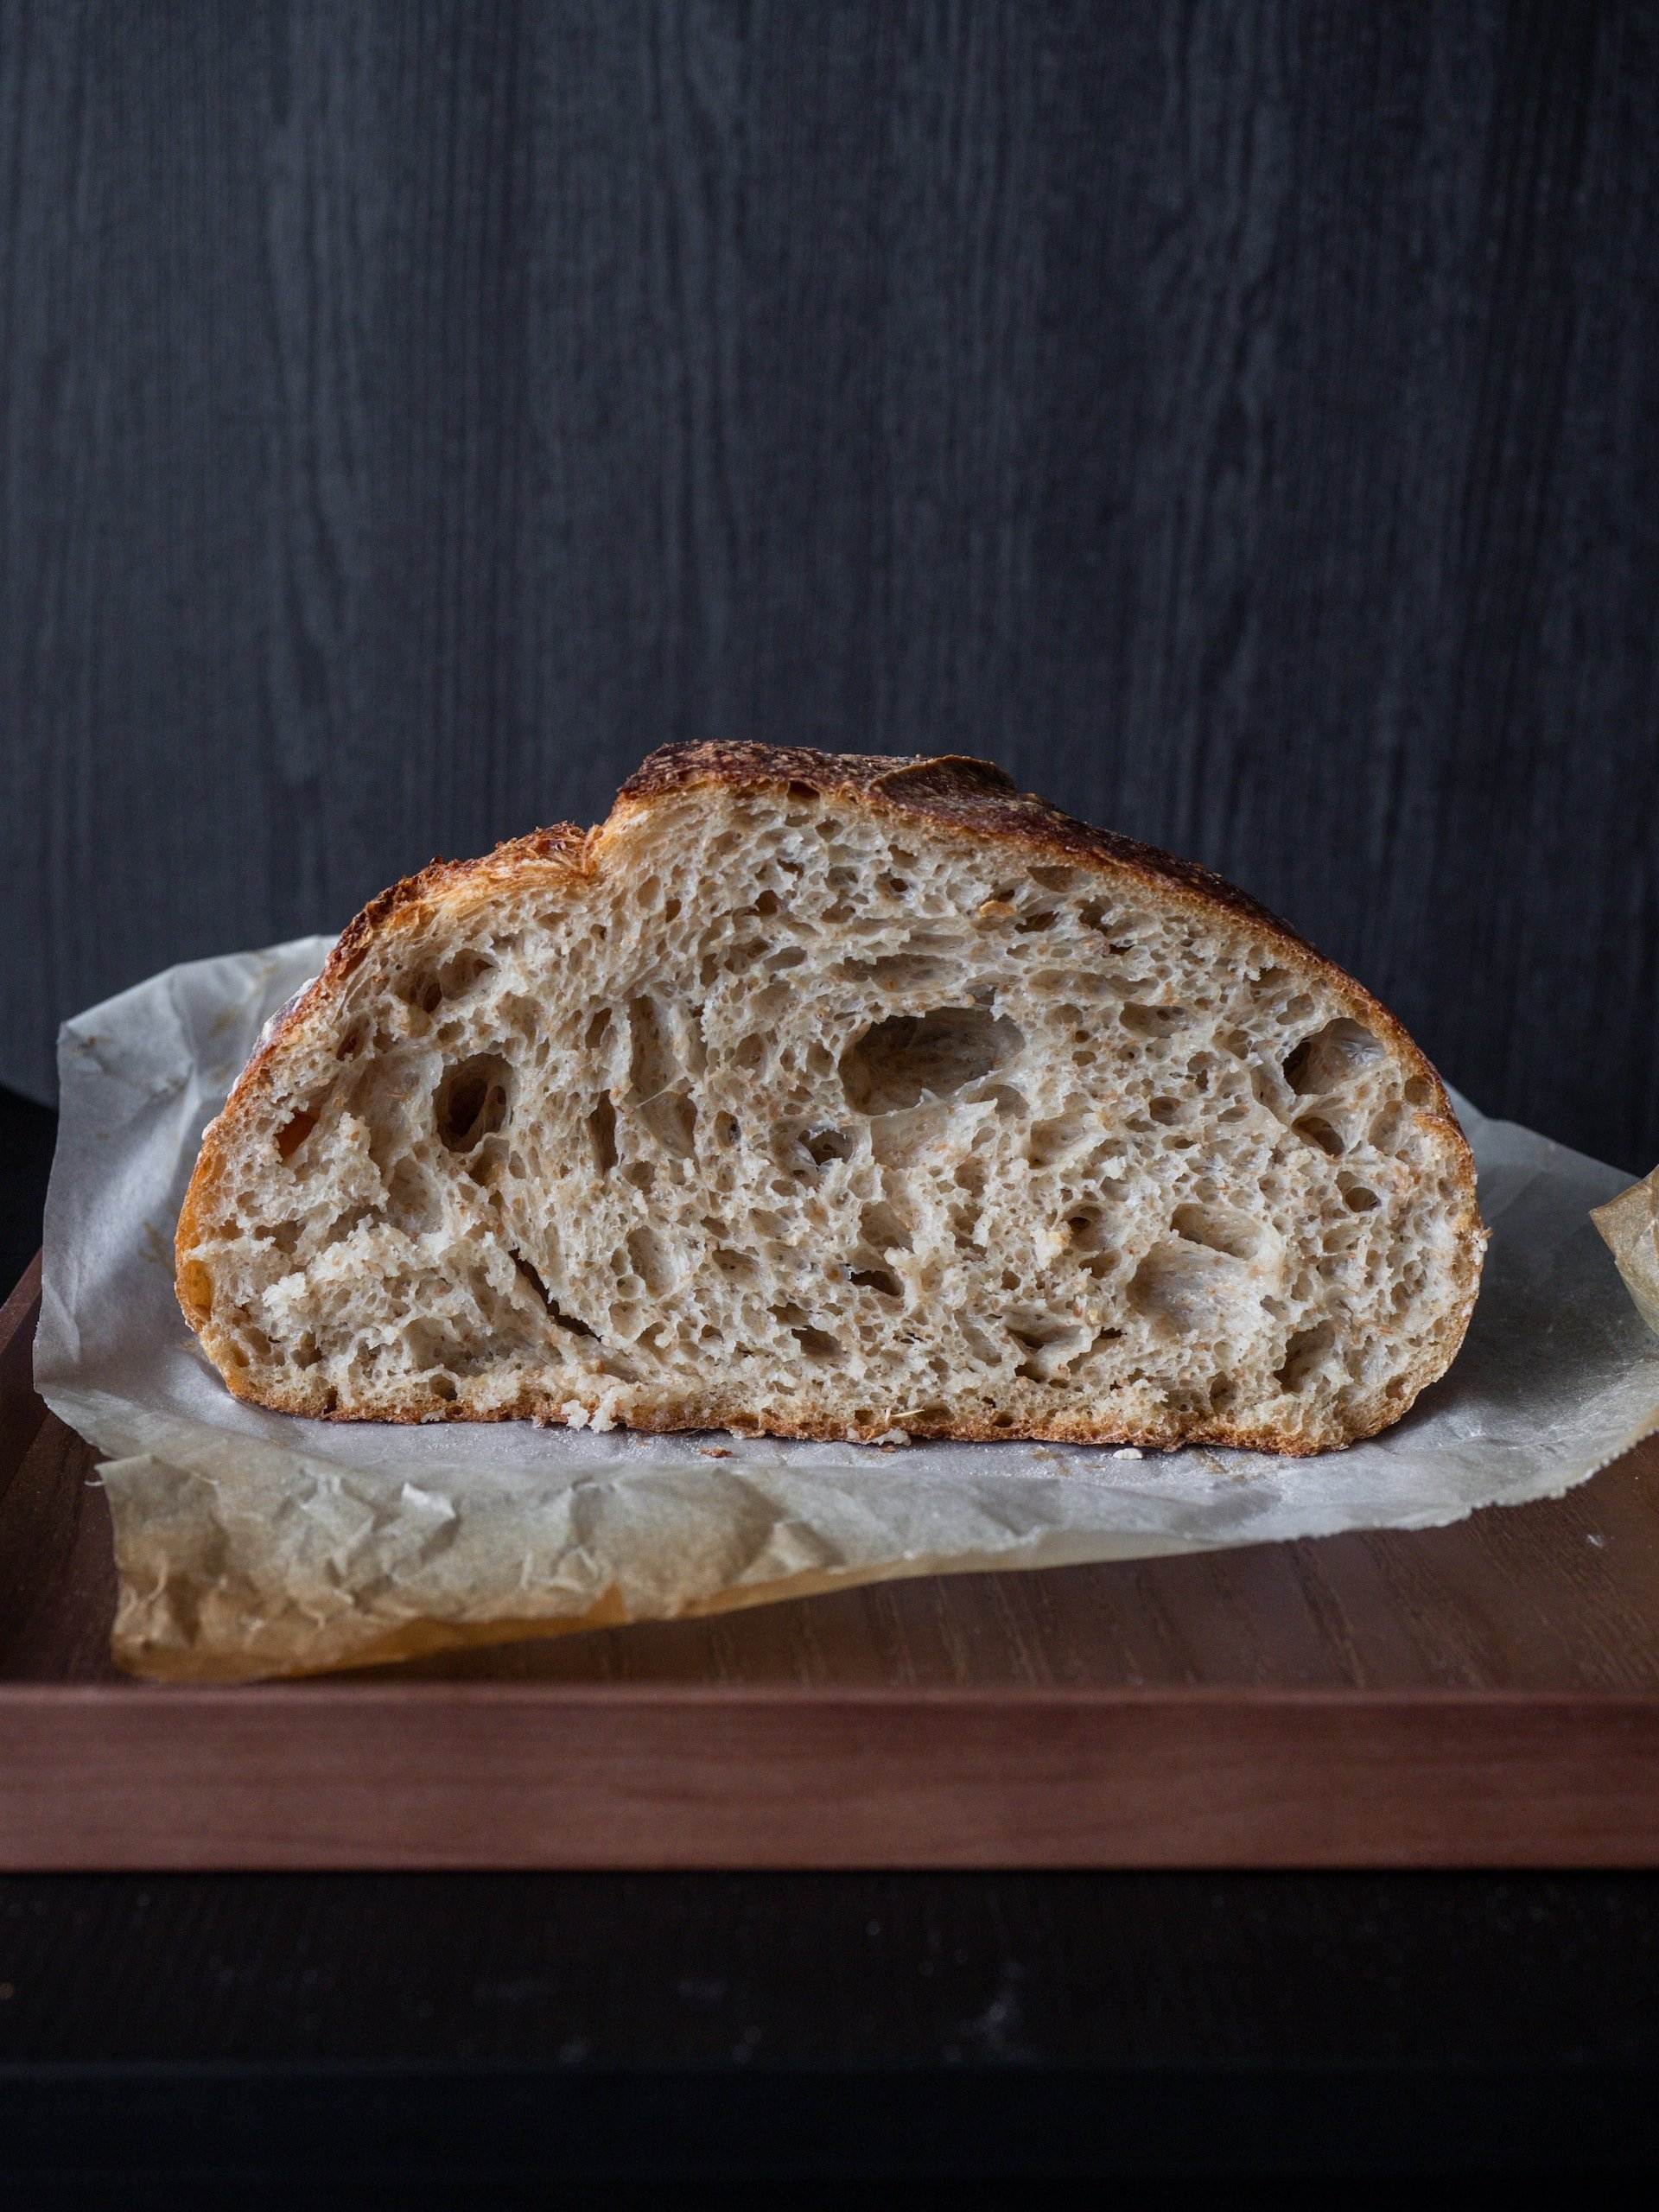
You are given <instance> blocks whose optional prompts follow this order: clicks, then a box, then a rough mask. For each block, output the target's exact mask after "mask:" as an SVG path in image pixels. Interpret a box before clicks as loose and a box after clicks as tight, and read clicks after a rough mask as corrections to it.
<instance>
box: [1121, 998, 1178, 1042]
mask: <svg viewBox="0 0 1659 2212" xmlns="http://www.w3.org/2000/svg"><path fill="white" fill-rule="evenodd" d="M1117 1018H1118V1020H1120V1021H1121V1022H1122V1025H1123V1027H1125V1028H1126V1029H1127V1030H1128V1032H1129V1033H1130V1035H1131V1036H1134V1037H1166V1036H1167V1035H1168V1033H1169V1032H1170V1031H1171V1030H1172V1029H1173V1028H1174V1027H1175V1026H1176V1024H1177V1023H1178V1022H1179V1020H1180V1019H1181V1009H1180V1008H1179V1007H1178V1006H1142V1005H1141V1004H1140V1003H1139V1002H1138V1001H1135V1000H1134V999H1131V1000H1129V1001H1128V1002H1127V1003H1126V1004H1125V1005H1123V1006H1121V1007H1119V1008H1118V1010H1117Z"/></svg>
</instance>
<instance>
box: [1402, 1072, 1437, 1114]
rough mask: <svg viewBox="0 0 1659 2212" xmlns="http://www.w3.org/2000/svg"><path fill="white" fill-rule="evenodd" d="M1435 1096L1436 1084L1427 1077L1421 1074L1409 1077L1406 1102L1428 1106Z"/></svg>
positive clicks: (1412, 1104) (1410, 1104)
mask: <svg viewBox="0 0 1659 2212" xmlns="http://www.w3.org/2000/svg"><path fill="white" fill-rule="evenodd" d="M1433 1096H1434V1086H1433V1084H1431V1083H1430V1082H1429V1081H1428V1080H1427V1077H1424V1076H1421V1075H1413V1076H1408V1077H1407V1078H1406V1103H1407V1104H1408V1106H1427V1104H1428V1103H1429V1101H1430V1100H1431V1099H1432V1098H1433Z"/></svg>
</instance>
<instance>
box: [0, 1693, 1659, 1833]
mask: <svg viewBox="0 0 1659 2212" xmlns="http://www.w3.org/2000/svg"><path fill="white" fill-rule="evenodd" d="M0 1776H3V1777H4V1787H3V1791H0V1866H3V1867H5V1868H8V1869H13V1870H24V1869H40V1868H58V1869H67V1868H102V1869H114V1868H123V1867H127V1868H133V1867H143V1868H155V1869H161V1868H167V1867H181V1868H182V1867H191V1868H206V1867H242V1868H253V1867H295V1868H298V1867H306V1868H328V1867H368V1866H378V1867H424V1868H442V1867H448V1868H461V1867H500V1868H507V1867H569V1868H578V1867H601V1866H610V1867H632V1868H696V1867H733V1868H761V1867H821V1868H830V1867H848V1868H851V1867H877V1866H887V1867H901V1866H915V1867H922V1866H928V1867H962V1868H966V1867H994V1866H1029V1867H1088V1866H1094V1867H1109V1866H1111V1867H1173V1866H1189V1867H1223V1866H1239V1867H1243V1866H1249V1867H1303V1868H1313V1867H1338V1866H1351V1867H1408V1866H1440V1867H1447V1866H1486V1867H1499V1866H1515V1867H1520V1866H1579V1867H1591V1866H1599V1867H1618V1866H1624V1867H1639V1866H1656V1865H1659V1700H1656V1699H1651V1698H1645V1697H1631V1696H1627V1695H1603V1696H1591V1697H1581V1696H1573V1695H1536V1694H1522V1693H1505V1694H1490V1693H1483V1694H1467V1693H1461V1692H1444V1693H1437V1692H1427V1693H1420V1694H1411V1695H1399V1694H1389V1693H1375V1694H1352V1693H1341V1692H1329V1691H1319V1692H1311V1693H1295V1692H1280V1691H1273V1690H1268V1691H1263V1690H1239V1691H1227V1690H1216V1691H1211V1690H1198V1691H1179V1692H1166V1691H1157V1692H1144V1691H1122V1692H1113V1693H1110V1694H1105V1693H1097V1692H1094V1691H1090V1690H1045V1691H1016V1692H1011V1693H1010V1692H998V1693H995V1694H987V1693H983V1692H976V1691H958V1690H936V1691H928V1692H916V1691H904V1692H895V1693H888V1692H883V1691H873V1692H866V1693H861V1694H849V1693H845V1692H841V1691H836V1690H829V1691H824V1690H814V1689H799V1690H791V1691H785V1692H782V1693H774V1692H772V1691H767V1692H766V1693H756V1692H753V1691H745V1690H731V1689H721V1688H707V1689H696V1690H684V1689H678V1690H664V1689H661V1688H636V1687H632V1686H630V1687H629V1688H615V1687H607V1686H600V1685H592V1684H581V1685H563V1686H559V1687H543V1686H540V1685H526V1684H501V1685H489V1684H477V1683H471V1684H464V1685H463V1684H455V1685H448V1686H444V1685H427V1684H403V1685H388V1686H386V1687H384V1688H378V1687H374V1686H371V1685H360V1686H359V1685H351V1686H345V1685H342V1686H339V1687H323V1686H319V1685H313V1686H311V1687H310V1688H308V1689H305V1690H296V1689H292V1688H251V1689H239V1690H189V1689H175V1690H162V1691H157V1690H145V1689H143V1688H137V1689H132V1690H126V1689H116V1688H87V1689H82V1690H73V1689H56V1688H50V1687H44V1688H43V1687H38V1686H31V1687H29V1688H22V1689H18V1690H14V1691H12V1692H10V1694H7V1695H6V1696H5V1697H4V1698H3V1699H0Z"/></svg>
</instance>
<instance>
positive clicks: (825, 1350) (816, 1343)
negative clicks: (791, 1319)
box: [789, 1324, 841, 1360]
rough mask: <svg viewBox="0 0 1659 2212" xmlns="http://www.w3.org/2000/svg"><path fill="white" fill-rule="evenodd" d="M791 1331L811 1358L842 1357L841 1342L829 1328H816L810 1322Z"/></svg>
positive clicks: (827, 1358)
mask: <svg viewBox="0 0 1659 2212" xmlns="http://www.w3.org/2000/svg"><path fill="white" fill-rule="evenodd" d="M789 1333H790V1334H791V1337H793V1338H794V1339H795V1341H796V1343H797V1344H799V1346H800V1348H801V1350H802V1351H804V1353H805V1354H806V1356H807V1357H808V1358H809V1359H811V1360H829V1359H839V1358H840V1357H841V1344H840V1342H839V1340H838V1339H837V1338H835V1337H832V1336H831V1335H830V1334H829V1331H828V1330H827V1329H815V1328H813V1327H811V1326H810V1324H808V1325H802V1326H800V1327H798V1328H792V1329H791V1331H790V1332H789Z"/></svg>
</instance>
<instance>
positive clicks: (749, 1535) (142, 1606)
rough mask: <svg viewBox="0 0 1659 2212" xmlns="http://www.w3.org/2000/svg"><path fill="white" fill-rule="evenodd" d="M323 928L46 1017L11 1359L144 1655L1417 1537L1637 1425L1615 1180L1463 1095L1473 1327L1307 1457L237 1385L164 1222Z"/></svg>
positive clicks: (560, 1621) (1636, 1363)
mask: <svg viewBox="0 0 1659 2212" xmlns="http://www.w3.org/2000/svg"><path fill="white" fill-rule="evenodd" d="M327 944H328V941H327V939H326V938H303V939H301V940H299V941H297V942H296V943H294V944H284V945H278V946H276V947H275V948H273V949H272V950H269V951H265V952H259V953H251V954H245V955H240V956H234V957H228V958H225V959H219V960H205V961H198V962H194V963H191V964H190V965H188V966H185V967H181V968H175V969H169V970H168V972H167V973H166V974H165V975H162V976H156V977H154V978H153V979H152V980H151V981H150V982H146V983H141V984H139V985H138V986H137V988H135V989H133V990H130V991H127V992H125V993H124V994H123V995H121V996H120V997H118V998H115V999H111V1000H109V1001H107V1002H106V1003H105V1004H104V1005H103V1006H99V1007H93V1008H92V1010H91V1011H90V1012H89V1013H87V1014H82V1015H80V1016H79V1018H78V1019H77V1020H73V1021H72V1022H70V1023H68V1024H67V1027H65V1029H64V1031H63V1034H62V1039H61V1042H60V1063H61V1071H62V1122H61V1132H60V1139H59V1146H58V1154H57V1159H56V1161H55V1163H54V1167H53V1172H52V1184H51V1191H50V1194H49V1197H48V1205H47V1223H46V1262H45V1283H44V1297H43V1306H42V1314H41V1329H40V1334H39V1337H38V1339H37V1342H36V1347H35V1376H36V1380H37V1383H38V1385H39V1388H40V1389H41V1394H42V1395H43V1396H44V1397H45V1398H46V1400H47V1402H48V1404H49V1405H50V1406H51V1407H52V1408H53V1410H54V1412H55V1413H57V1414H59V1415H60V1417H61V1418H62V1419H63V1420H64V1421H67V1422H68V1423H69V1424H70V1426H71V1427H73V1428H76V1429H78V1430H79V1432H80V1433H81V1434H82V1435H83V1436H85V1437H86V1438H87V1439H88V1440H90V1441H91V1442H92V1444H93V1446H95V1447H96V1448H97V1449H98V1450H99V1452H100V1453H102V1454H104V1455H105V1465H103V1467H102V1475H103V1479H104V1481H105V1484H106V1485H107V1488H108V1491H109V1497H110V1503H111V1508H112V1510H113V1515H114V1522H115V1543H116V1555H117V1563H118V1569H119V1574H120V1600H119V1608H118V1617H117V1621H116V1626H115V1636H114V1648H115V1654H116V1656H117V1658H118V1660H119V1662H121V1663H122V1664H123V1665H124V1666H125V1667H127V1668H129V1669H132V1670H134V1671H136V1672H138V1673H142V1674H145V1675H155V1676H168V1677H174V1678H178V1679H185V1680H194V1681H233V1680H238V1679H244V1678H247V1677H250V1676H255V1675H276V1674H289V1673H302V1672H310V1671H313V1670H316V1669H326V1668H330V1667H343V1666H352V1665H361V1664H364V1663H365V1662H371V1661H379V1660H388V1659H395V1658H402V1657H408V1656H414V1655H415V1654H416V1653H421V1652H427V1651H432V1650H436V1649H442V1648H443V1647H445V1646H448V1645H458V1644H464V1643H491V1642H498V1641H503V1640H505V1639H507V1638H509V1637H519V1636H530V1635H550V1634H554V1633H557V1632H559V1631H560V1630H568V1629H571V1628H577V1627H584V1626H597V1625H601V1624H613V1623H617V1622H620V1621H626V1620H639V1619H645V1618H660V1617H663V1616H667V1615H673V1614H684V1613H696V1612H713V1611H721V1610H722V1609H725V1608H727V1607H732V1606H738V1605H755V1604H759V1603H761V1602H763V1601H765V1600H766V1599H775V1598H783V1597H797V1596H802V1595H804V1594H806V1593H808V1592H813V1591H818V1590H826V1589H829V1588H832V1587H835V1586H839V1585H844V1584H848V1583H854V1582H868V1581H874V1580H883V1579H887V1578H890V1577H896V1576H900V1575H909V1574H924V1573H947V1572H952V1571H959V1570H963V1569H967V1568H985V1567H1050V1566H1058V1565H1062V1564H1068V1563H1074V1562H1077V1561H1079V1560H1111V1559H1134V1558H1142V1557H1147V1556H1148V1555H1151V1554H1159V1553H1167V1552H1187V1551H1201V1550H1205V1549H1209V1548H1216V1547H1219V1546H1224V1545H1230V1544H1252V1543H1263V1542H1268V1541H1276V1540H1282V1539H1286V1538H1290V1537H1300V1536H1316V1535H1327V1534H1331V1533H1332V1532H1335V1531H1337V1530H1341V1529H1378V1528H1393V1529H1421V1528H1429V1527H1433V1526H1434V1525H1436V1524H1437V1523H1440V1522H1448V1521H1455V1520H1458V1519H1459V1518H1460V1517H1461V1516H1463V1515H1464V1514H1465V1513H1468V1512H1470V1511H1471V1510H1473V1509H1474V1508H1476V1507H1477V1506H1484V1505H1492V1504H1499V1503H1502V1504H1519V1503H1522V1502H1523V1501H1524V1500H1527V1499H1529V1498H1539V1497H1553V1496H1556V1495H1558V1494H1559V1493H1560V1492H1561V1491H1565V1490H1567V1489H1568V1488H1570V1487H1571V1486H1572V1485H1573V1484H1574V1483H1578V1482H1582V1481H1583V1480H1584V1479H1585V1478H1586V1476H1588V1475H1591V1474H1592V1473H1594V1472H1595V1471H1596V1470H1597V1469H1598V1468H1599V1467H1602V1466H1605V1465H1606V1464H1607V1462H1608V1461H1609V1460H1611V1459H1616V1458H1617V1457H1618V1455H1619V1453H1621V1452H1624V1450H1626V1449H1627V1448H1628V1446H1630V1445H1631V1444H1633V1443H1635V1442H1636V1441H1637V1440H1639V1439H1640V1438H1641V1437H1642V1436H1643V1435H1644V1434H1646V1433H1648V1432H1649V1430H1651V1429H1652V1428H1654V1427H1656V1426H1659V1341H1656V1338H1654V1337H1653V1336H1652V1335H1650V1334H1649V1332H1648V1330H1647V1328H1646V1327H1645V1326H1644V1325H1643V1319H1642V1317H1641V1315H1640V1314H1639V1313H1637V1310H1636V1308H1635V1307H1634V1306H1632V1304H1631V1302H1630V1297H1629V1296H1628V1295H1627V1294H1626V1292H1625V1290H1624V1287H1623V1285H1622V1284H1621V1282H1620V1281H1619V1277H1618V1273H1617V1272H1616V1271H1615V1268H1614V1266H1613V1264H1612V1262H1611V1260H1610V1259H1609V1257H1608V1255H1607V1253H1606V1251H1605V1249H1604V1247H1603V1244H1602V1243H1601V1240H1600V1238H1599V1236H1598V1235H1597V1233H1596V1229H1595V1227H1594V1225H1593V1224H1592V1222H1591V1220H1590V1218H1589V1209H1590V1208H1591V1207H1592V1206H1594V1205H1599V1204H1601V1203H1603V1202H1605V1201H1606V1200H1607V1199H1609V1198H1611V1197H1612V1196H1613V1194H1614V1193H1615V1192H1617V1191H1618V1187H1619V1185H1621V1184H1622V1183H1623V1182H1624V1177H1622V1176H1621V1175H1619V1174H1618V1173H1617V1172H1616V1171H1615V1170H1613V1169H1611V1168H1609V1167H1604V1166H1599V1165H1598V1163H1597V1162H1596V1161H1594V1160H1586V1159H1584V1158H1583V1157H1582V1156H1581V1155H1580V1154H1577V1153H1573V1152H1568V1151H1567V1150H1566V1149H1564V1148H1563V1147H1561V1146H1560V1145H1556V1144H1553V1143H1551V1142H1550V1141H1548V1139H1547V1138H1544V1137H1540V1136H1535V1135H1532V1134H1531V1133H1530V1132H1529V1131H1528V1130H1525V1129H1522V1128H1516V1127H1514V1126H1513V1125H1512V1124H1510V1123H1506V1122H1489V1121H1486V1120H1484V1118H1483V1117H1482V1116H1479V1115H1478V1114H1476V1113H1474V1112H1473V1111H1472V1110H1471V1109H1467V1108H1464V1109H1462V1110H1463V1111H1464V1113H1465V1128H1467V1129H1468V1131H1469V1135H1470V1137H1471V1141H1472V1143H1473V1145H1474V1148H1475V1154H1476V1158H1477V1160H1478V1163H1479V1168H1480V1180H1481V1204H1482V1207H1483V1210H1484V1214H1485V1217H1486V1219H1487V1221H1488V1223H1489V1224H1491V1227H1492V1229H1493V1230H1494V1236H1493V1239H1492V1244H1491V1251H1490V1253H1489V1255H1488V1258H1487V1263H1486V1274H1485V1282H1484V1288H1483V1290H1482V1293H1481V1297H1480V1302H1479V1305H1478V1308H1477V1311H1476V1313H1475V1318H1474V1322H1473V1325H1472V1327H1471V1331H1470V1334H1469V1338H1468V1342H1467V1344H1466V1345H1465V1349H1464V1351H1463V1353H1462V1355H1461V1357H1459V1360H1458V1362H1457V1364H1456V1365H1455V1366H1454V1368H1453V1369H1452V1372H1451V1374H1450V1375H1449V1376H1446V1379H1445V1380H1444V1381H1442V1382H1441V1383H1439V1384H1437V1385H1436V1386H1435V1387H1434V1388H1433V1389H1431V1390H1429V1391H1427V1392H1426V1393H1425V1394H1424V1395H1423V1396H1422V1397H1421V1399H1420V1400H1419V1401H1418V1403H1417V1405H1416V1406H1415V1407H1414V1409H1413V1410H1412V1412H1411V1413H1410V1414H1408V1415H1407V1417H1406V1419H1405V1420H1404V1421H1402V1423H1400V1424H1399V1426H1398V1427H1395V1428H1393V1429H1391V1430H1389V1432H1388V1433H1386V1434H1384V1435H1383V1436H1381V1437H1379V1438H1377V1439H1376V1440H1374V1441H1372V1442H1370V1443H1367V1444H1361V1445H1357V1446H1353V1447H1352V1448H1351V1450H1349V1451H1346V1452H1335V1453H1332V1454H1329V1455H1327V1456H1326V1457H1325V1458H1322V1459H1311V1460H1310V1459H1302V1460H1288V1459H1272V1458H1268V1457H1265V1456H1262V1455H1258V1454H1255V1453H1252V1452H1215V1451H1200V1450H1189V1451H1184V1452H1171V1453H1166V1454H1154V1453H1148V1454H1147V1455H1146V1456H1144V1457H1142V1456H1141V1454H1139V1453H1136V1452H1114V1451H1112V1450H1111V1449H1110V1448H1109V1447H1095V1448H1077V1447H1072V1446H1065V1447H1061V1446H1053V1445H1033V1444H1020V1443H1013V1444H995V1445H990V1444H978V1445H917V1446H912V1447H911V1448H909V1449H908V1450H899V1451H883V1450H880V1449H878V1448H875V1447H871V1446H867V1447H863V1448H860V1447H857V1446H849V1445H839V1444H787V1443H777V1442H772V1441H769V1440H764V1439H761V1440H752V1439H740V1438H735V1437H721V1436H690V1437H658V1436H632V1435H629V1434H626V1433H620V1432H619V1433H611V1434H607V1435H594V1434H591V1433H572V1432H568V1431H562V1430H557V1429H537V1428H534V1427H521V1426H516V1425H510V1424H500V1425H493V1426H480V1427H465V1426H461V1425H456V1426H453V1427H429V1428H421V1427H412V1428H411V1427H374V1426H365V1425H348V1424H335V1423H331V1422H321V1421H296V1420H293V1419H290V1418H287V1417H284V1416H283V1415H281V1414H268V1413H264V1412H262V1411H260V1410H259V1409H258V1408H255V1407H251V1406H243V1405H238V1403H237V1402H236V1401H235V1400H234V1399H232V1397H231V1396H230V1395H229V1394H228V1393H227V1392H226V1389H224V1387H223V1385H222V1384H221V1383H220V1382H219V1377H218V1376H217V1375H216V1374H215V1373H214V1372H213V1370H212V1368H210V1367H209V1366H208V1364H207V1361H206V1360H205V1359H204V1358H203V1357H201V1355H200V1352H199V1351H197V1349H196V1346H195V1341H194V1338H193V1337H192V1336H191V1335H190V1333H189V1332H188V1330H187V1329H186V1327H185V1325H184V1323H183V1320H182V1319H181V1317H180V1314H179V1310H178V1307H177V1306H176V1305H175V1301H174V1296H173V1278H172V1240H173V1229H174V1223H175V1217H176V1215H177V1212H178V1208H179V1204H180V1201H181V1198H182V1196H183V1192H184V1188H185V1185H186V1182H187V1181H188V1177H189V1173H190V1168H191V1166H192V1164H193V1162H194V1157H195V1152H196V1147H197V1143H198V1141H199V1139H200V1133H201V1130H202V1128H203V1125H204V1124H205V1123H206V1122H207V1120H208V1119H209V1117H210V1116H212V1115H213V1113H215V1112H217V1110H218V1109H219V1105H220V1103H222V1101H223V1099H224V1096H225V1094H226V1091H227V1090H228V1089H229V1087H230V1085H231V1084H232V1082H233V1081H234V1079H235V1077H236V1075H237V1073H238V1070H239V1069H240V1068H241V1066H242V1065H243V1062H244V1061H245V1058H247V1056H248V1054H249V1052H250V1051H251V1048H252V1046H253V1043H254V1040H255V1039H256V1037H257V1033H258V1031H259V1028H260V1027H261V1025H262V1024H263V1023H264V1020H266V1019H267V1017H268V1016H270V1014H272V1013H274V1012H275V1010H276V1009H277V1007H280V1006H281V1005H282V1003H283V1001H284V1000H286V999H287V998H288V997H289V995H291V994H292V993H293V992H294V991H295V990H296V988H298V987H299V986H300V985H301V984H302V983H303V982H305V981H306V979H307V978H308V976H312V975H314V974H315V972H316V970H317V969H318V968H319V967H320V966H321V963H322V960H323V957H324V956H325V955H326V953H327ZM1649 1219H1650V1213H1649ZM716 1455H717V1456H716Z"/></svg>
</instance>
